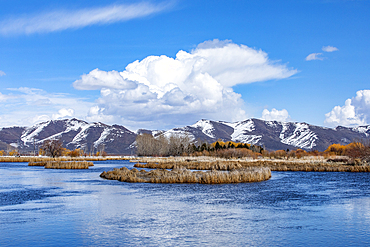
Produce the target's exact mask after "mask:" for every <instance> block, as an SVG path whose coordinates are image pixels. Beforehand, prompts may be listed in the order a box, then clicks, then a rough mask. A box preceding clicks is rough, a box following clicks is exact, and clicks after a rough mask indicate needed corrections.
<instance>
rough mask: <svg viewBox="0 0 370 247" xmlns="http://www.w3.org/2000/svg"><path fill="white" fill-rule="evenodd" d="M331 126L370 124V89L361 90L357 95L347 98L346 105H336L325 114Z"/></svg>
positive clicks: (326, 121)
mask: <svg viewBox="0 0 370 247" xmlns="http://www.w3.org/2000/svg"><path fill="white" fill-rule="evenodd" d="M325 117H326V119H325V124H327V125H329V126H337V125H342V126H358V125H366V124H370V90H360V91H357V92H356V96H355V97H353V98H351V99H347V100H346V101H345V103H344V106H335V107H334V108H333V109H332V110H331V112H329V113H327V114H325Z"/></svg>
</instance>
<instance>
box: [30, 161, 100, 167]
mask: <svg viewBox="0 0 370 247" xmlns="http://www.w3.org/2000/svg"><path fill="white" fill-rule="evenodd" d="M28 166H44V167H45V168H46V169H88V168H89V166H94V164H93V163H92V162H88V161H41V162H40V161H38V162H29V163H28Z"/></svg>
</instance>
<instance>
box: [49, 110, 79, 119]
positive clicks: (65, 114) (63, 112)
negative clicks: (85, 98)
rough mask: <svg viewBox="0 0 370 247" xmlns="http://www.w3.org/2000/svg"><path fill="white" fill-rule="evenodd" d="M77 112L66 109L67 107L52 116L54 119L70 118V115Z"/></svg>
mask: <svg viewBox="0 0 370 247" xmlns="http://www.w3.org/2000/svg"><path fill="white" fill-rule="evenodd" d="M74 113H75V111H74V110H73V109H66V108H62V109H60V110H59V111H58V113H57V114H53V115H52V118H53V119H63V118H70V117H73V114H74Z"/></svg>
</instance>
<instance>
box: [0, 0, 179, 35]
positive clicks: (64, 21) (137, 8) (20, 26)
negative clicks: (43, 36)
mask: <svg viewBox="0 0 370 247" xmlns="http://www.w3.org/2000/svg"><path fill="white" fill-rule="evenodd" d="M171 6H172V2H162V3H160V4H152V3H146V2H142V3H138V4H130V5H122V4H121V5H110V6H106V7H99V8H87V9H80V10H57V11H51V12H47V13H42V14H35V15H29V16H25V17H24V16H23V17H18V18H17V17H16V18H10V19H7V20H3V21H1V22H0V34H2V35H14V34H33V33H47V32H55V31H62V30H66V29H77V28H83V27H86V26H91V25H102V24H110V23H114V22H121V21H127V20H131V19H135V18H140V17H145V16H148V15H151V14H155V13H159V12H162V11H164V10H166V9H168V8H169V7H171Z"/></svg>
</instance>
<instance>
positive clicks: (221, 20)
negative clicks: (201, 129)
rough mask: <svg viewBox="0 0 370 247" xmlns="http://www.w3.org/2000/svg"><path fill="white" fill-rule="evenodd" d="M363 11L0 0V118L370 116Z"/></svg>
mask: <svg viewBox="0 0 370 247" xmlns="http://www.w3.org/2000/svg"><path fill="white" fill-rule="evenodd" d="M369 16H370V2H369V1H367V0H358V1H356V0H352V1H346V0H302V1H296V0H292V1H289V0H286V1H285V0H284V1H267V0H261V1H237V0H236V1H191V0H190V1H189V0H187V1H185V0H177V1H104V2H103V3H102V2H101V1H78V2H76V1H41V0H40V1H19V0H15V1H5V0H0V109H1V110H0V127H1V126H12V125H22V126H30V125H32V124H35V123H38V122H40V121H45V120H50V119H63V118H70V117H76V118H79V119H84V120H87V121H101V122H104V123H108V124H122V125H125V126H127V127H128V128H130V129H133V130H134V129H138V128H150V129H168V128H172V127H175V126H184V125H188V124H193V123H194V122H196V121H197V120H199V119H201V118H205V119H212V120H224V121H237V120H243V119H246V118H250V117H255V118H263V119H266V120H279V121H299V122H306V123H309V124H314V125H320V126H328V127H335V126H337V125H345V126H357V125H365V124H370V91H369V90H370V88H369V85H370V84H369V82H370V48H369V44H370V17H369ZM135 61H137V62H135ZM126 67H127V68H126Z"/></svg>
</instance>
